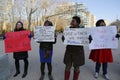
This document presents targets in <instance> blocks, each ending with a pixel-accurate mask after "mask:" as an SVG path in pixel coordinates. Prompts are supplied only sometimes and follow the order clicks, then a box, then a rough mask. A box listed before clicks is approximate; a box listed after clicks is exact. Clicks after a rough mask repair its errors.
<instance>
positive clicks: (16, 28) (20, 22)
mask: <svg viewBox="0 0 120 80" xmlns="http://www.w3.org/2000/svg"><path fill="white" fill-rule="evenodd" d="M18 23H20V24H21V25H22V27H21V28H20V29H19V30H18V29H17V24H18ZM21 30H24V28H23V23H22V22H21V21H18V22H17V23H16V25H15V29H14V31H21Z"/></svg>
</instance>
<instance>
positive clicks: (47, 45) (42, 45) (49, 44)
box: [38, 38, 56, 50]
mask: <svg viewBox="0 0 120 80" xmlns="http://www.w3.org/2000/svg"><path fill="white" fill-rule="evenodd" d="M38 43H40V46H39V48H40V49H42V50H53V44H55V43H56V38H55V42H38Z"/></svg>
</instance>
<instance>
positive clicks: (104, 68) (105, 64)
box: [95, 62, 108, 75]
mask: <svg viewBox="0 0 120 80" xmlns="http://www.w3.org/2000/svg"><path fill="white" fill-rule="evenodd" d="M100 67H101V64H100V63H98V62H96V67H95V72H97V73H99V71H100ZM107 67H108V64H107V63H102V69H103V75H105V74H107Z"/></svg>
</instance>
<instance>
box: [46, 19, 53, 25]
mask: <svg viewBox="0 0 120 80" xmlns="http://www.w3.org/2000/svg"><path fill="white" fill-rule="evenodd" d="M47 23H48V25H49V26H53V23H52V22H51V21H49V20H46V21H45V22H44V25H45V24H47Z"/></svg>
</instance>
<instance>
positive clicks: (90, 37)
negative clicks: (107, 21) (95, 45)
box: [88, 35, 93, 43]
mask: <svg viewBox="0 0 120 80" xmlns="http://www.w3.org/2000/svg"><path fill="white" fill-rule="evenodd" d="M88 39H89V43H91V42H92V40H93V39H92V36H91V35H89V38H88Z"/></svg>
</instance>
